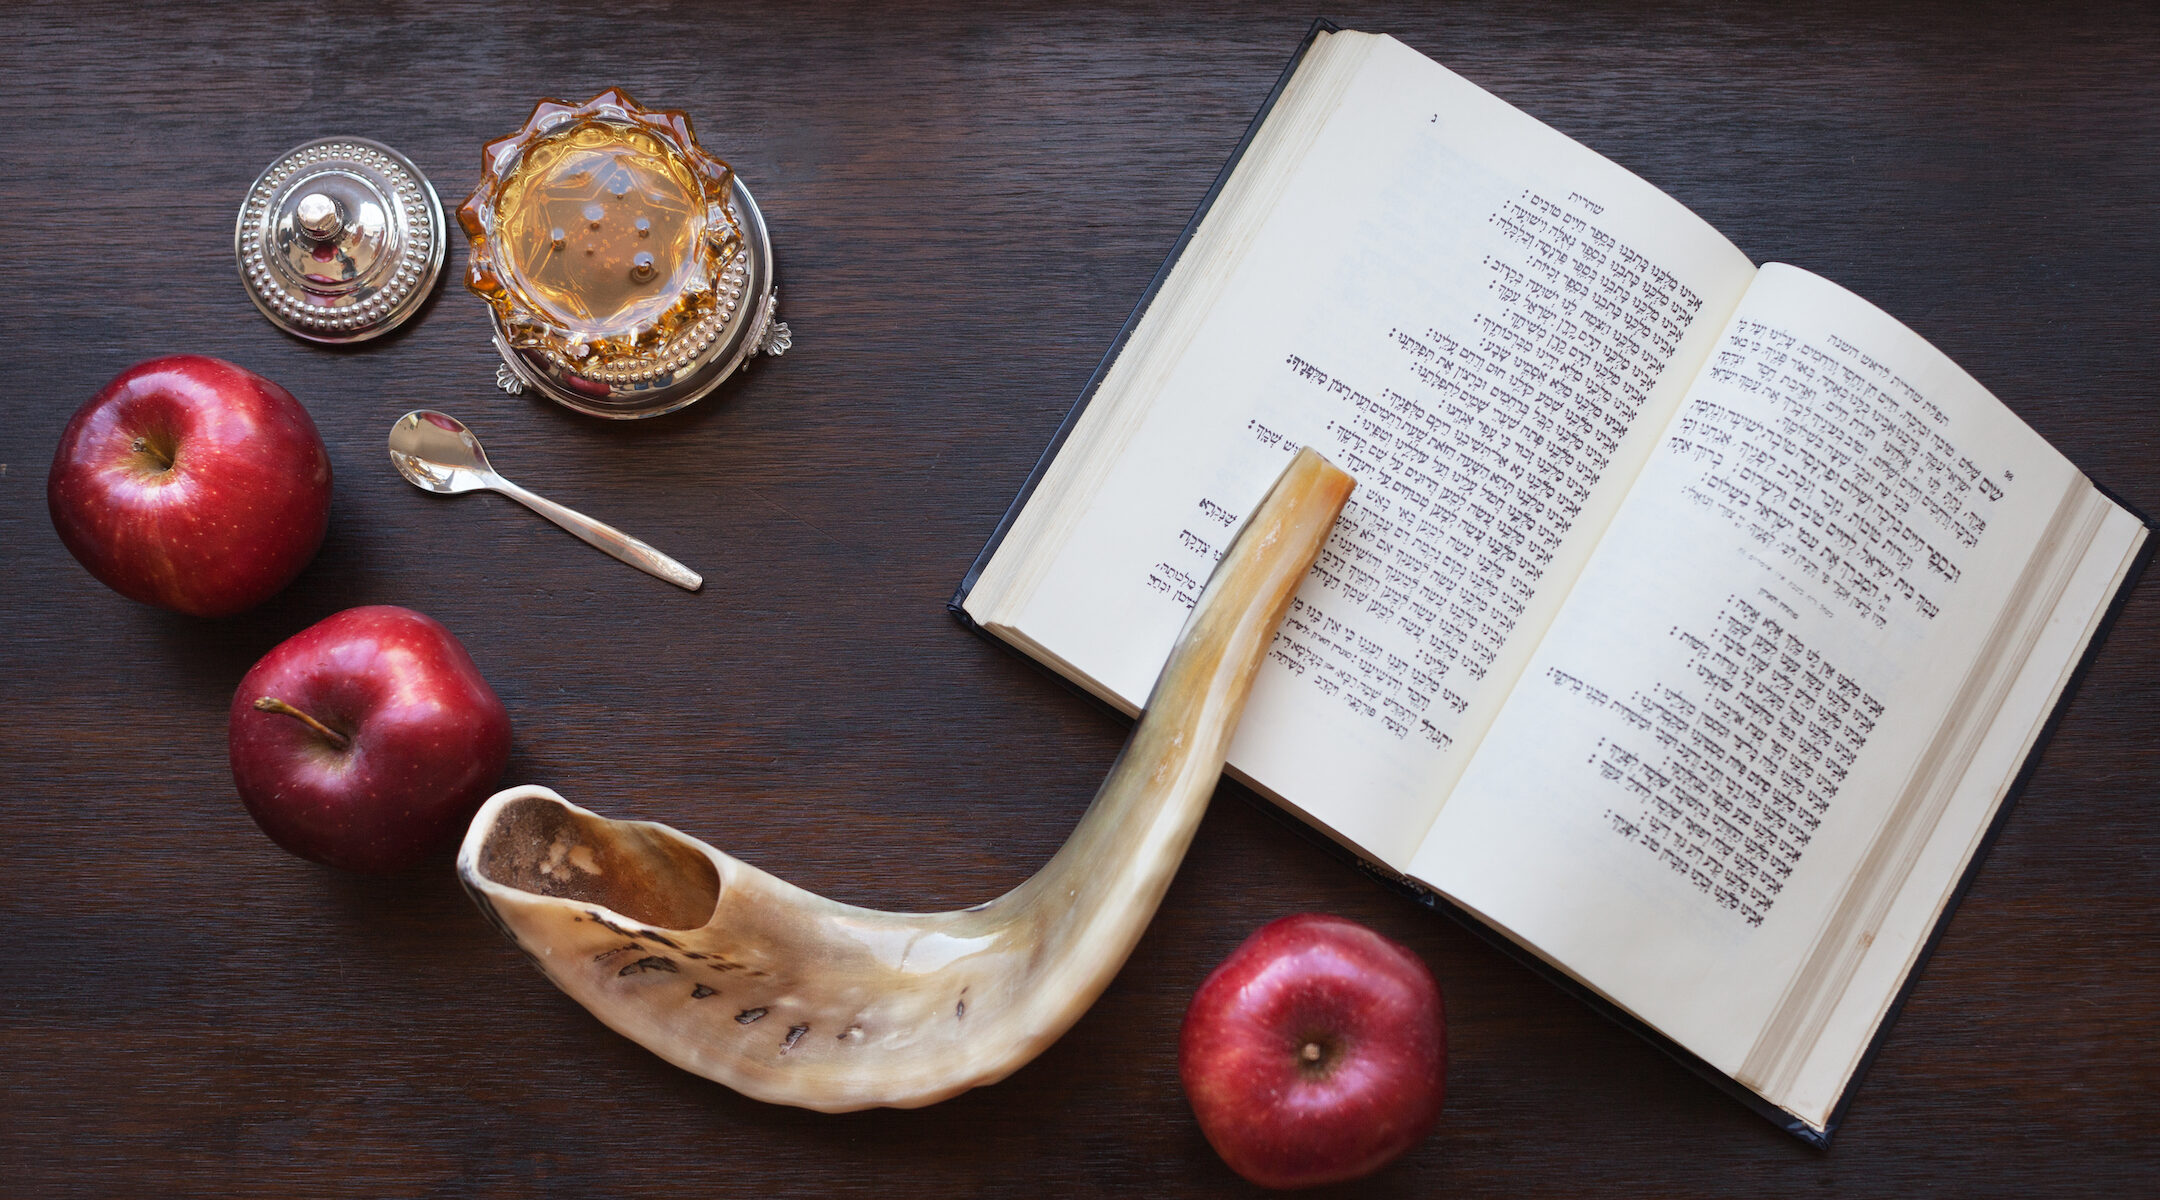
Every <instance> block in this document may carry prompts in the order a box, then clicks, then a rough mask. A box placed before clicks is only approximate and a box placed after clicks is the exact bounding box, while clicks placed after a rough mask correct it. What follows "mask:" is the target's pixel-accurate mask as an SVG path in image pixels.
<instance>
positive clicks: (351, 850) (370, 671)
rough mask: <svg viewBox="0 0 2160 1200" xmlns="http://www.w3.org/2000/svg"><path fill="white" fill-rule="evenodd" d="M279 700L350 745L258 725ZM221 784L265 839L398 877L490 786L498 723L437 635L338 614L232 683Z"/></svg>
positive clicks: (350, 612) (499, 739) (390, 615)
mask: <svg viewBox="0 0 2160 1200" xmlns="http://www.w3.org/2000/svg"><path fill="white" fill-rule="evenodd" d="M263 697H269V698H272V699H276V700H282V701H284V702H285V703H286V704H289V705H291V706H293V707H294V708H296V709H299V710H301V711H303V712H305V713H307V714H308V715H310V716H312V717H314V718H315V719H316V720H317V721H320V722H322V723H323V724H324V725H326V726H328V727H329V728H331V729H332V730H335V731H336V732H337V733H339V734H342V735H344V736H345V737H347V738H349V739H351V745H350V746H349V747H347V748H345V749H339V748H337V747H336V746H334V745H333V744H332V743H331V742H330V741H329V740H328V739H326V738H325V737H324V736H323V735H322V734H320V733H318V732H316V731H315V730H313V729H311V728H309V727H308V726H307V725H306V724H305V723H304V722H302V721H300V720H298V719H296V718H294V717H290V716H286V715H283V714H281V713H276V712H263V711H259V710H258V709H257V708H256V707H255V702H256V701H257V700H258V699H260V698H263ZM228 737H229V742H230V746H231V754H232V772H233V783H234V785H235V786H236V787H237V788H238V789H239V792H240V800H241V803H243V804H245V805H246V806H247V811H248V815H249V816H251V817H254V818H255V823H256V824H257V825H260V826H262V830H263V832H264V833H267V834H269V835H270V839H271V840H272V841H274V842H276V843H277V844H278V845H280V846H283V847H284V848H285V849H287V850H290V851H292V852H293V853H294V854H297V855H299V856H301V857H302V858H309V859H313V860H315V861H316V862H320V863H327V864H328V865H330V866H333V867H342V868H344V869H346V870H352V871H369V872H391V871H400V870H404V869H405V868H407V867H410V866H413V865H414V864H416V863H418V862H420V861H421V860H422V859H424V858H426V857H427V856H428V855H429V854H430V853H432V852H434V851H435V850H438V849H440V848H441V847H442V846H443V845H444V844H445V843H447V842H448V841H450V840H451V838H452V837H453V835H455V834H456V833H457V832H458V831H461V830H463V829H464V828H465V825H466V823H467V822H468V821H470V820H471V819H472V815H473V812H474V811H475V810H477V809H478V808H479V807H480V803H481V801H483V800H485V799H486V798H487V796H488V794H489V793H490V792H491V791H492V790H493V789H494V787H495V784H496V781H498V780H499V779H501V778H502V772H503V765H504V764H505V763H506V762H507V761H508V760H509V757H510V714H509V713H508V712H507V711H506V710H505V709H504V708H503V703H502V701H501V700H500V699H499V698H497V696H496V695H495V691H494V689H493V688H491V687H489V686H488V682H487V680H486V679H484V678H482V677H481V674H480V668H479V667H477V666H475V665H474V663H473V660H472V656H471V655H470V654H467V653H466V652H465V647H464V646H463V645H461V644H460V643H459V642H458V640H457V638H456V637H454V636H452V634H451V633H450V631H449V630H448V629H445V628H443V626H442V625H441V623H439V622H437V621H435V620H434V619H433V618H431V617H428V616H425V615H423V614H421V613H417V612H414V611H413V610H412V609H409V608H399V607H396V606H394V605H373V606H370V607H366V608H348V609H346V610H345V611H344V612H341V613H337V614H335V615H333V616H331V617H328V618H325V619H324V620H322V621H321V622H319V623H317V624H315V625H311V626H309V627H308V628H306V629H303V630H301V631H300V632H299V633H296V634H294V635H293V636H292V637H291V638H289V639H287V640H286V641H284V642H282V643H280V644H279V645H278V646H277V647H276V648H274V649H272V650H271V651H270V653H268V654H266V655H264V656H263V658H262V661H261V662H258V663H256V664H255V666H254V667H253V668H252V669H251V670H249V671H248V673H247V675H246V677H244V678H243V679H241V681H240V687H239V690H238V691H236V692H234V693H233V703H232V718H231V725H230V727H229V735H228Z"/></svg>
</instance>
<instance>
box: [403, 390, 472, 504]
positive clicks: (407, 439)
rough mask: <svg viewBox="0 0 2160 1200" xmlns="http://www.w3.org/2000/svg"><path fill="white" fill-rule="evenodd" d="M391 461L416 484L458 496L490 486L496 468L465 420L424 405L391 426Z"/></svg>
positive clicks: (419, 486)
mask: <svg viewBox="0 0 2160 1200" xmlns="http://www.w3.org/2000/svg"><path fill="white" fill-rule="evenodd" d="M390 461H391V462H393V463H395V464H397V469H398V474H400V475H403V476H404V477H405V478H406V480H407V481H409V482H410V483H411V484H412V485H413V486H414V487H418V488H425V489H426V490H428V491H431V492H441V493H443V494H444V495H455V494H456V493H458V492H473V491H479V490H480V489H482V488H485V487H487V486H488V478H489V477H490V476H493V475H495V468H494V467H492V466H490V465H489V464H488V457H487V451H485V450H483V449H481V448H480V439H479V438H477V437H474V436H473V432H472V430H470V429H467V428H466V427H465V423H464V422H463V421H460V420H458V419H457V418H456V417H453V416H451V415H449V414H448V413H439V412H436V411H435V410H433V409H428V408H422V409H416V410H414V411H412V412H409V413H406V414H405V415H404V416H402V417H399V418H398V419H397V424H395V425H392V426H391V427H390Z"/></svg>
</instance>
